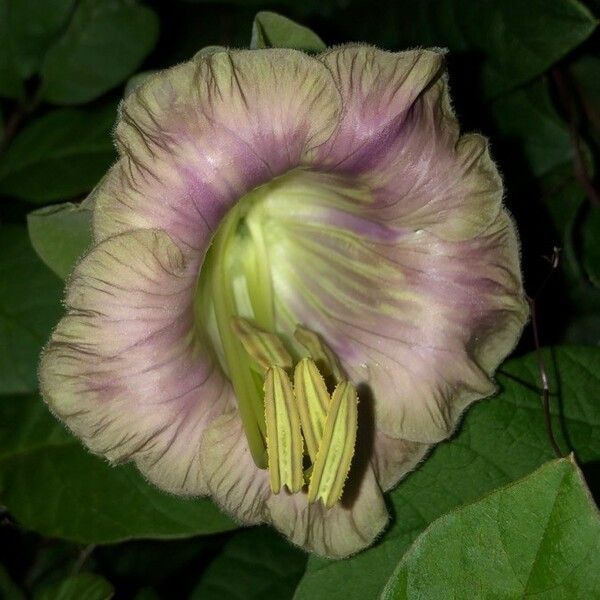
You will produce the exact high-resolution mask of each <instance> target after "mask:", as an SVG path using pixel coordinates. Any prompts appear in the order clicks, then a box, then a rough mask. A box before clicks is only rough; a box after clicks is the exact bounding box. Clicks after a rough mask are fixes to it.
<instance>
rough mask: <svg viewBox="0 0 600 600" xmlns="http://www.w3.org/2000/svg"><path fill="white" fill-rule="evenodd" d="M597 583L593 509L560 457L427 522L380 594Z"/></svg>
mask: <svg viewBox="0 0 600 600" xmlns="http://www.w3.org/2000/svg"><path fill="white" fill-rule="evenodd" d="M599 585H600V518H599V515H598V510H597V508H596V506H595V505H594V503H593V501H592V498H591V496H590V493H589V490H588V489H587V487H586V485H585V482H584V481H583V477H582V475H581V473H580V471H579V469H577V467H576V465H575V464H574V462H572V461H571V460H570V459H562V460H557V461H553V462H551V463H548V464H546V465H544V466H543V467H541V468H540V469H538V470H537V471H535V472H534V473H532V474H531V475H529V476H528V477H526V478H524V479H521V480H520V481H518V482H516V483H513V484H512V485H509V486H506V487H504V488H502V489H500V490H497V491H495V492H494V493H493V494H490V495H489V496H487V497H486V498H484V499H483V500H480V501H479V502H476V503H474V504H471V505H470V506H465V507H463V508H460V509H458V510H456V511H454V512H451V513H450V514H448V515H446V516H445V517H442V518H441V519H439V520H438V521H436V522H435V523H433V524H432V525H431V526H430V527H429V528H428V529H427V531H425V533H423V535H421V536H420V537H419V538H418V539H417V541H416V542H415V543H414V544H413V546H412V547H411V549H410V550H409V551H408V552H407V553H406V554H405V555H404V558H403V559H402V561H401V562H400V564H399V565H398V568H397V570H396V571H395V572H394V574H393V575H392V577H391V578H390V580H389V582H388V584H387V586H386V588H385V590H384V592H383V594H382V596H381V598H382V600H403V599H407V600H408V599H412V598H414V599H417V598H428V599H431V600H435V599H436V598H439V599H444V598H449V597H452V598H490V597H494V598H525V597H533V596H538V597H544V598H557V599H558V598H592V597H594V596H595V595H596V594H597V592H598V589H599V587H598V586H599Z"/></svg>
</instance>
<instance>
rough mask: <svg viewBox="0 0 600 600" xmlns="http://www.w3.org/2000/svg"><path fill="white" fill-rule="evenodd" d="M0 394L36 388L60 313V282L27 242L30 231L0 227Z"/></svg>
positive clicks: (9, 226)
mask: <svg viewBox="0 0 600 600" xmlns="http://www.w3.org/2000/svg"><path fill="white" fill-rule="evenodd" d="M0 281H1V282H2V285H0V394H9V393H18V392H28V391H31V390H34V389H36V388H37V364H38V356H39V353H40V350H41V349H42V346H43V345H44V344H45V343H46V341H47V339H48V338H49V337H50V332H51V330H52V328H53V327H54V325H56V323H57V322H58V319H59V318H60V315H61V313H62V308H61V305H60V298H61V296H62V288H63V285H62V282H61V281H60V280H59V279H58V277H56V275H54V274H53V273H52V272H50V270H49V269H48V268H47V267H46V266H45V265H44V264H43V263H42V261H41V260H40V259H39V258H38V257H37V256H36V254H35V252H34V251H33V249H32V248H31V246H30V245H29V240H28V239H27V230H26V229H25V228H24V227H19V226H15V225H2V226H1V227H0Z"/></svg>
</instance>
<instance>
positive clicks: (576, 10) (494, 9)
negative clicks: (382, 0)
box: [398, 0, 596, 96]
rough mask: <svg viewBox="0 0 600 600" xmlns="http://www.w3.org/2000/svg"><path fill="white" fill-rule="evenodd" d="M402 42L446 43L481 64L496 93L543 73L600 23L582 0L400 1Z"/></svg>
mask: <svg viewBox="0 0 600 600" xmlns="http://www.w3.org/2000/svg"><path fill="white" fill-rule="evenodd" d="M398 22H399V36H400V39H399V42H400V45H401V46H404V47H408V46H411V45H419V46H447V47H448V48H449V49H450V51H451V52H453V53H468V54H470V55H472V56H473V58H474V59H477V58H479V59H480V61H481V63H482V67H483V68H482V81H481V82H477V81H474V82H473V84H474V86H475V90H476V89H477V86H478V83H480V85H481V87H482V89H483V90H485V93H486V95H488V96H496V95H498V94H500V93H502V92H506V91H507V90H510V89H512V88H514V87H516V86H517V85H519V84H523V83H526V82H527V81H529V80H531V79H533V78H534V77H536V76H538V75H540V74H541V73H543V72H544V71H545V70H546V69H548V67H549V66H550V65H552V64H553V63H555V62H556V61H557V60H559V59H561V58H562V57H563V56H565V55H566V54H567V53H569V52H570V51H571V50H572V49H573V48H576V47H577V46H578V45H579V44H581V43H582V42H583V41H584V40H586V39H587V38H588V37H589V35H590V34H591V33H592V32H593V31H594V29H595V27H596V20H595V19H594V17H593V16H592V14H591V13H590V12H589V11H588V9H587V8H585V6H584V5H583V4H581V3H580V2H578V1H577V0H553V1H552V2H547V1H546V0H529V1H528V2H514V1H513V0H489V1H487V2H464V1H463V0H407V1H405V2H402V3H401V4H399V5H398Z"/></svg>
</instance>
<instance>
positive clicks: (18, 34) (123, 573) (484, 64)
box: [0, 0, 600, 600]
mask: <svg viewBox="0 0 600 600" xmlns="http://www.w3.org/2000/svg"><path fill="white" fill-rule="evenodd" d="M599 9H600V3H599V2H598V1H597V0H587V2H582V1H578V0H550V1H549V0H528V1H527V2H523V1H521V0H404V1H403V2H394V1H389V2H379V3H375V2H373V1H372V0H304V1H302V2H300V1H298V0H279V1H277V2H271V3H270V2H266V3H265V2H261V1H260V0H246V1H244V0H237V1H236V0H230V1H228V2H227V1H220V0H206V1H203V0H197V1H191V0H190V1H184V0H171V1H166V0H165V1H159V0H153V1H151V0H148V1H146V2H142V1H140V2H134V1H133V0H132V1H128V0H44V2H41V1H39V0H0V140H1V141H0V511H1V513H0V519H1V523H0V536H1V537H2V542H3V543H2V544H0V597H7V598H22V597H35V598H38V597H39V598H55V597H60V598H65V599H70V598H98V599H101V598H107V597H109V596H110V594H111V593H112V591H114V590H116V597H118V598H137V599H138V600H142V599H148V600H149V599H153V598H171V597H177V598H179V597H181V598H186V597H191V598H198V599H199V598H203V599H206V598H215V599H216V598H220V599H229V598H231V599H234V598H237V599H241V598H252V599H259V598H261V599H267V598H278V599H279V598H281V599H285V598H291V597H292V596H293V595H294V593H295V594H296V598H299V599H307V600H308V599H313V598H314V599H319V598H334V599H335V598H342V597H343V598H344V599H348V598H357V599H358V598H371V597H373V598H375V597H378V595H379V593H380V592H381V590H382V589H383V587H384V585H385V583H386V581H387V579H388V578H389V576H390V574H391V572H392V571H393V569H394V567H395V565H396V564H397V563H398V562H399V561H400V560H401V559H402V557H403V555H404V553H405V552H406V550H407V549H408V548H409V547H410V544H411V542H412V541H413V540H414V539H415V538H416V536H417V535H418V534H419V533H420V532H422V531H423V530H424V529H425V527H426V526H427V525H428V524H429V523H431V522H432V521H434V520H435V519H437V518H438V517H440V516H441V515H443V514H445V513H447V512H448V511H451V510H453V509H455V508H456V507H458V506H461V505H463V504H466V503H469V502H472V501H474V500H476V499H478V498H481V497H482V496H484V495H485V494H487V493H488V492H490V491H492V490H494V489H496V488H498V487H499V486H502V485H504V484H507V483H509V482H511V481H514V480H516V479H518V478H520V477H522V476H524V475H527V474H528V473H530V472H531V471H533V470H534V469H535V468H537V467H538V466H539V465H541V464H542V463H543V462H544V461H546V460H549V459H551V458H552V457H553V450H552V447H551V444H550V441H549V435H548V431H547V423H546V422H545V416H549V414H548V415H544V410H543V407H542V404H541V401H540V397H541V391H540V375H541V370H545V371H546V374H547V375H548V377H549V378H550V382H551V385H550V395H549V402H550V408H549V413H551V417H550V420H551V422H552V424H553V429H554V435H555V437H556V438H557V440H558V445H559V446H560V449H561V451H562V452H563V453H566V452H568V451H574V452H575V456H576V458H577V460H578V462H579V464H580V465H581V466H582V468H583V471H584V473H585V474H586V476H587V480H588V484H589V486H590V488H591V489H592V492H595V493H596V494H597V493H598V492H599V491H600V487H599V485H598V476H599V473H598V468H597V467H598V464H600V462H599V461H600V409H599V407H598V402H599V400H600V398H599V395H600V389H599V388H600V385H599V384H600V373H599V369H600V355H599V353H600V350H599V349H598V348H599V346H600V186H599V185H598V178H597V175H596V171H597V165H598V158H599V156H598V155H599V152H600V54H599V53H598V48H599V44H600V38H599V34H598V33H597V31H596V24H597V20H596V16H594V15H597V14H598V10H599ZM262 10H271V11H276V12H278V13H279V14H282V15H286V16H288V17H290V18H292V19H294V20H296V21H297V22H300V23H302V24H303V25H305V26H308V27H310V28H311V29H312V30H313V31H315V32H317V33H318V35H319V36H320V37H321V38H322V39H323V40H324V41H325V42H326V44H327V45H335V44H340V43H345V42H349V41H360V42H367V43H371V44H375V45H377V46H380V47H384V48H388V49H391V50H400V49H405V48H409V47H414V46H437V47H446V48H448V49H449V54H448V68H449V73H450V83H451V90H452V96H453V99H454V103H455V108H456V111H457V113H458V116H459V121H460V123H461V125H462V127H463V129H464V130H465V131H479V132H482V133H484V134H485V135H486V136H488V137H489V138H490V140H491V146H492V152H493V156H494V157H495V159H496V160H497V162H498V165H499V167H500V169H501V172H502V173H503V177H504V180H505V184H506V202H507V204H508V206H509V208H510V210H511V211H512V213H513V215H514V217H515V219H516V221H517V224H518V228H519V231H520V237H521V244H522V260H523V268H524V272H525V281H526V287H527V291H528V293H529V295H530V296H531V297H532V298H533V299H534V307H535V314H536V320H535V321H536V324H537V329H538V331H539V337H540V344H541V345H542V346H544V347H547V348H546V350H545V353H544V355H543V356H544V357H545V360H543V361H540V359H539V357H536V355H535V354H534V353H532V352H533V351H534V350H535V348H536V345H535V342H534V335H533V331H532V328H531V327H528V328H527V329H526V331H525V333H524V335H523V338H522V340H521V343H520V345H519V347H518V348H517V349H516V351H515V354H514V356H513V358H512V359H511V360H510V361H508V362H507V363H506V365H505V366H504V367H503V368H502V369H501V373H500V374H499V383H500V385H501V389H502V391H501V393H500V395H499V396H498V397H497V398H495V399H493V400H491V401H483V402H481V403H479V404H478V405H477V406H476V407H475V408H473V409H472V410H471V411H470V412H469V414H468V416H467V417H466V419H465V421H464V423H463V424H462V426H461V428H460V429H459V431H458V433H457V435H456V436H455V439H453V440H451V441H450V442H448V443H444V444H442V445H440V446H439V447H438V448H437V449H436V451H435V452H434V453H433V455H432V456H431V458H430V459H429V460H428V461H427V462H426V463H425V465H424V466H422V467H421V468H420V469H419V470H418V471H417V472H415V473H414V474H412V475H411V476H410V477H409V478H408V479H407V480H406V482H405V483H403V484H402V485H401V486H400V487H399V488H397V490H395V491H394V492H393V493H392V494H390V497H389V505H390V509H391V511H392V513H393V515H394V518H393V522H392V525H391V527H390V529H389V531H388V532H387V533H386V535H385V536H384V537H383V538H382V540H380V541H379V543H378V545H377V546H376V547H375V548H373V549H372V550H369V551H368V552H366V553H364V554H361V555H360V556H358V557H356V558H353V559H350V560H348V561H343V562H340V563H331V562H327V561H322V560H320V559H317V558H314V557H311V558H310V559H308V563H307V557H306V555H305V554H304V553H302V552H301V551H299V550H296V549H295V548H292V547H291V546H290V545H289V544H288V543H287V542H286V541H285V540H283V539H281V538H280V537H279V536H278V535H277V534H275V533H274V532H273V531H271V530H269V529H267V528H253V529H250V530H239V529H236V526H235V524H234V523H232V522H231V521H229V519H227V518H226V517H224V516H223V515H221V514H220V513H219V512H218V510H217V509H216V508H215V507H214V506H213V505H212V504H211V503H210V502H209V501H207V500H200V501H189V500H180V499H177V498H173V497H169V496H166V495H163V494H162V493H160V492H158V491H157V490H154V489H153V488H151V487H150V486H149V485H148V484H146V483H145V482H144V481H143V480H141V478H140V477H139V476H138V475H137V474H136V473H135V471H134V470H133V469H131V468H129V467H119V468H118V469H111V468H109V467H108V466H107V465H106V464H105V463H104V462H102V461H101V460H99V459H97V458H95V457H92V456H90V455H89V454H87V453H86V452H85V451H83V450H82V449H81V447H80V446H79V444H78V443H77V441H76V440H74V439H72V438H71V437H70V436H69V435H68V434H67V433H66V432H64V431H63V429H62V428H61V427H60V426H59V425H58V424H57V423H56V422H55V421H54V420H53V419H52V417H51V416H50V415H49V414H48V413H47V411H46V409H45V407H44V405H43V404H42V403H41V401H40V399H39V397H38V396H37V392H36V387H37V383H36V365H37V356H38V353H39V350H40V348H41V346H42V345H43V344H44V342H45V340H46V339H47V336H48V334H49V331H50V330H51V328H52V325H53V324H54V323H55V322H56V321H57V319H58V317H59V315H60V312H61V307H60V297H61V294H62V287H63V283H62V282H61V280H60V278H59V276H60V277H63V278H64V276H65V275H66V274H67V273H68V271H69V270H70V268H71V265H72V264H73V261H74V260H75V259H76V258H77V256H78V255H79V254H80V252H81V250H82V248H84V247H85V244H86V243H87V239H88V236H89V233H88V230H87V224H88V214H87V211H86V209H85V207H83V208H82V207H79V206H78V205H75V204H64V203H66V202H71V203H78V202H80V201H81V200H83V199H84V198H85V196H86V195H87V193H88V192H89V191H90V189H91V188H92V187H93V186H94V185H95V183H96V182H97V181H98V179H99V178H100V177H101V175H102V174H103V173H104V171H105V170H106V168H107V167H108V166H109V165H110V164H111V162H112V161H113V160H114V158H115V152H114V149H113V146H112V141H111V137H110V132H111V128H112V125H113V122H114V118H115V110H116V106H117V103H118V101H119V100H120V98H122V96H123V93H124V89H125V85H126V83H127V81H128V80H129V79H130V78H131V77H132V76H133V75H134V74H136V73H141V72H145V71H149V70H155V69H161V68H165V67H168V66H170V65H172V64H175V63H177V62H180V61H183V60H186V59H188V58H190V57H191V56H192V55H193V54H194V53H195V52H197V51H198V50H199V49H200V48H202V47H204V46H208V45H223V46H230V47H245V46H248V44H249V42H250V32H251V27H252V23H253V20H254V16H255V14H256V13H257V11H262ZM34 249H35V250H34ZM40 257H41V258H42V259H43V262H42V260H40ZM44 263H46V264H44ZM47 265H49V266H50V267H52V270H50V269H49V268H48V266H47ZM52 271H54V273H53V272H52ZM542 364H543V365H545V367H544V369H542V367H541V365H542ZM547 412H548V411H547ZM596 548H597V546H596ZM407 564H408V563H407ZM407 568H408V567H407ZM590 568H591V567H590ZM588 579H589V578H588ZM591 589H593V588H591ZM595 591H596V593H600V592H598V588H596V589H595ZM407 597H408V596H407ZM555 597H568V596H566V595H565V596H560V595H559V596H555ZM573 597H575V596H573ZM581 597H593V594H590V595H582V596H581Z"/></svg>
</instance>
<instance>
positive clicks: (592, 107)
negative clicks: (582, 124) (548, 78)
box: [569, 55, 600, 145]
mask: <svg viewBox="0 0 600 600" xmlns="http://www.w3.org/2000/svg"><path fill="white" fill-rule="evenodd" d="M569 70H570V73H571V76H572V79H573V82H574V85H575V87H576V90H577V92H578V94H579V98H580V100H581V104H582V106H583V109H584V111H585V114H586V116H587V118H588V121H589V123H590V124H591V125H592V127H591V131H588V132H587V133H588V134H589V135H591V136H592V137H593V138H594V139H595V140H596V144H598V145H600V58H599V57H598V56H590V55H583V56H581V57H579V58H577V59H576V60H574V61H573V62H572V63H571V65H570V68H569Z"/></svg>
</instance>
